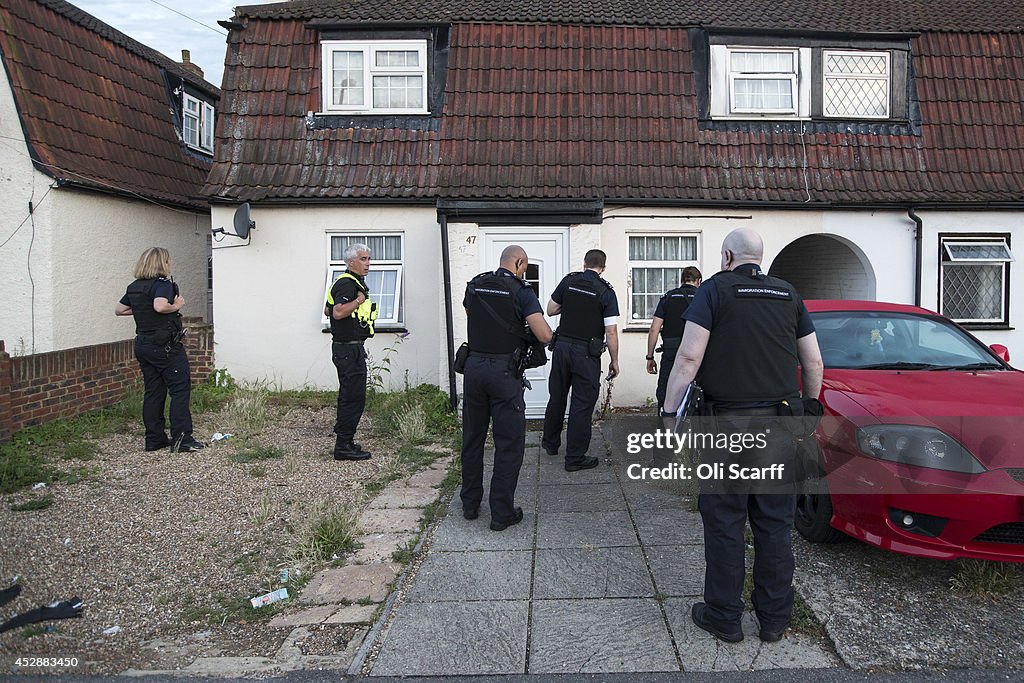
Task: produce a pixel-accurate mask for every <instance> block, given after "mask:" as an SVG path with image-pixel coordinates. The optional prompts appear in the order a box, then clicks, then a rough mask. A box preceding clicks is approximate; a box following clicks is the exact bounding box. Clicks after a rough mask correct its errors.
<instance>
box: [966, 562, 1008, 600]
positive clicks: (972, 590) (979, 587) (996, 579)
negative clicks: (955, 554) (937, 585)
mask: <svg viewBox="0 0 1024 683" xmlns="http://www.w3.org/2000/svg"><path fill="white" fill-rule="evenodd" d="M949 584H950V586H951V587H952V588H953V590H955V591H958V592H960V593H967V594H968V595H973V596H975V597H979V598H989V599H994V598H996V597H999V596H1002V595H1007V594H1009V593H1012V592H1014V591H1015V590H1017V589H1018V588H1020V587H1021V586H1022V585H1024V571H1022V570H1021V568H1020V567H1018V566H1016V565H1012V564H1006V563H1002V562H991V561H988V560H960V561H959V562H958V563H957V568H956V572H955V573H954V574H953V576H951V577H950V579H949Z"/></svg>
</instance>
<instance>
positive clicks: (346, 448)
mask: <svg viewBox="0 0 1024 683" xmlns="http://www.w3.org/2000/svg"><path fill="white" fill-rule="evenodd" d="M334 459H335V460H369V459H370V454H369V452H367V451H364V450H363V449H361V448H357V447H356V445H355V444H354V443H352V442H351V441H349V442H348V443H342V444H335V446H334Z"/></svg>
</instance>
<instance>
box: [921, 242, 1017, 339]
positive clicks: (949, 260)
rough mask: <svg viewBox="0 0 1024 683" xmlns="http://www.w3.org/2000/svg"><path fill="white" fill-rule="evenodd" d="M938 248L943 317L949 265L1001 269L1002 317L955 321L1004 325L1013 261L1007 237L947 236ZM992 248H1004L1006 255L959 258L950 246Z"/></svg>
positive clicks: (1000, 295)
mask: <svg viewBox="0 0 1024 683" xmlns="http://www.w3.org/2000/svg"><path fill="white" fill-rule="evenodd" d="M939 245H940V249H941V252H940V253H941V259H940V261H939V268H940V273H939V302H938V303H939V310H940V311H942V314H943V315H946V292H945V281H946V278H945V270H946V267H947V266H953V265H955V266H994V265H1001V266H1002V277H1001V278H1000V281H999V293H998V294H999V296H998V300H999V316H998V317H995V318H952V319H953V320H955V321H956V322H958V323H964V324H973V323H986V324H991V323H996V324H1005V323H1008V322H1009V318H1008V316H1007V313H1008V311H1007V303H1008V302H1007V301H1006V291H1007V282H1008V281H1009V277H1010V264H1011V263H1012V262H1013V261H1014V258H1013V252H1011V251H1010V245H1009V244H1008V243H1007V240H1006V238H1005V237H994V236H979V237H977V238H972V237H967V236H964V235H957V236H944V237H940V238H939ZM978 245H985V246H993V247H1002V248H1003V251H1004V252H1005V256H1004V257H1002V258H996V257H980V256H974V257H972V256H956V255H955V254H954V253H953V251H952V250H950V249H949V247H958V246H978Z"/></svg>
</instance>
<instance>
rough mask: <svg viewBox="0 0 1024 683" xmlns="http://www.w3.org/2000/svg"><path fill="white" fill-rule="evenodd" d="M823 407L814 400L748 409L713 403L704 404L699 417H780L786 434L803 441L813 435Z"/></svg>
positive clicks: (780, 422) (806, 399)
mask: <svg viewBox="0 0 1024 683" xmlns="http://www.w3.org/2000/svg"><path fill="white" fill-rule="evenodd" d="M824 412H825V407H824V406H823V405H822V404H821V401H819V400H818V399H816V398H799V397H794V398H789V399H783V400H782V401H779V402H778V403H774V404H772V405H768V406H753V407H749V408H731V407H727V406H722V405H715V403H714V402H713V401H708V402H705V403H704V406H703V407H702V410H701V412H700V414H701V415H713V416H723V417H729V416H735V417H781V418H783V419H782V420H780V421H779V424H780V425H781V426H782V427H783V429H785V430H786V431H787V432H789V433H790V434H792V435H793V436H795V437H797V438H798V439H803V438H807V437H809V436H810V435H811V434H813V433H814V430H815V428H817V426H818V422H820V421H821V416H822V414H823V413H824Z"/></svg>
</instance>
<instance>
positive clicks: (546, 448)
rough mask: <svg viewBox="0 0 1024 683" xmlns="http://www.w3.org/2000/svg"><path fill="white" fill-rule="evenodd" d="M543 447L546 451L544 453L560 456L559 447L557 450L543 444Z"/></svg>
mask: <svg viewBox="0 0 1024 683" xmlns="http://www.w3.org/2000/svg"><path fill="white" fill-rule="evenodd" d="M541 447H542V448H543V449H544V452H545V453H547V454H548V455H558V447H557V446H556V447H555V448H552V447H551V446H544V445H543V444H541Z"/></svg>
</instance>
